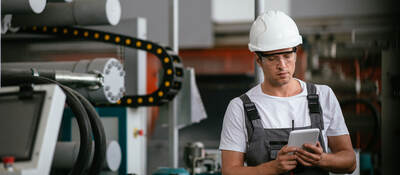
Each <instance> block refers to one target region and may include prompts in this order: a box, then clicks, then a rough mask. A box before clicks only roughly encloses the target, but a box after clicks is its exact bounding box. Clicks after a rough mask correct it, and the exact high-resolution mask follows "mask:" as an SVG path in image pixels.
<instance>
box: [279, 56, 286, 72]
mask: <svg viewBox="0 0 400 175" xmlns="http://www.w3.org/2000/svg"><path fill="white" fill-rule="evenodd" d="M286 66H287V63H286V61H285V59H284V58H282V57H279V60H278V64H277V67H278V69H280V70H281V69H283V68H286Z"/></svg>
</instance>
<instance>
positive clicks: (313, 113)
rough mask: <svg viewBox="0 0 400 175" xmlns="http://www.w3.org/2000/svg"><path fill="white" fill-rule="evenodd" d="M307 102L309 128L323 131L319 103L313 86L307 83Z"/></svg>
mask: <svg viewBox="0 0 400 175" xmlns="http://www.w3.org/2000/svg"><path fill="white" fill-rule="evenodd" d="M306 84H307V101H308V109H309V111H310V117H311V126H312V127H313V128H319V129H321V130H323V129H324V122H323V115H322V109H321V105H320V103H319V96H318V94H317V89H316V87H315V85H314V84H312V83H309V82H307V83H306Z"/></svg>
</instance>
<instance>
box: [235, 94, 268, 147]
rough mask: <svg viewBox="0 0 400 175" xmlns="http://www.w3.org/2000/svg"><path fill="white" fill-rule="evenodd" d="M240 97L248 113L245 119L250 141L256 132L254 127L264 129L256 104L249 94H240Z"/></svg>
mask: <svg viewBox="0 0 400 175" xmlns="http://www.w3.org/2000/svg"><path fill="white" fill-rule="evenodd" d="M240 99H241V100H242V102H243V109H244V111H245V115H246V117H245V121H246V129H247V135H248V141H249V142H250V140H251V138H252V136H253V133H254V128H261V129H263V126H262V123H261V119H260V115H259V114H258V111H257V108H256V105H255V104H254V103H253V102H252V101H251V100H250V98H249V96H247V95H246V94H243V95H241V96H240Z"/></svg>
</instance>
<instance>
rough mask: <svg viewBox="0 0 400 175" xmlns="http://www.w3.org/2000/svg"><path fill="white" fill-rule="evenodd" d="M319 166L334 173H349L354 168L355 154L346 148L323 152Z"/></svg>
mask: <svg viewBox="0 0 400 175" xmlns="http://www.w3.org/2000/svg"><path fill="white" fill-rule="evenodd" d="M320 167H322V168H324V169H327V170H329V171H331V172H335V173H351V172H353V171H354V170H355V168H356V159H355V154H354V152H353V151H347V150H345V151H339V152H336V153H327V154H324V155H323V157H322V160H321V163H320Z"/></svg>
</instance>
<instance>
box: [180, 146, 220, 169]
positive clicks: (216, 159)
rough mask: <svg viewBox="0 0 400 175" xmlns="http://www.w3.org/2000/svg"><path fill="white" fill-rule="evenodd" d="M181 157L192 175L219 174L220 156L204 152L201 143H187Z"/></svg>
mask: <svg viewBox="0 0 400 175" xmlns="http://www.w3.org/2000/svg"><path fill="white" fill-rule="evenodd" d="M217 152H219V151H217ZM183 156H184V160H185V164H186V166H187V167H189V170H190V173H191V174H192V175H196V174H197V175H218V174H221V161H220V159H221V158H220V154H219V153H210V152H206V150H205V148H204V144H203V143H201V142H193V143H188V144H187V145H186V146H185V150H184V155H183Z"/></svg>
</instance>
